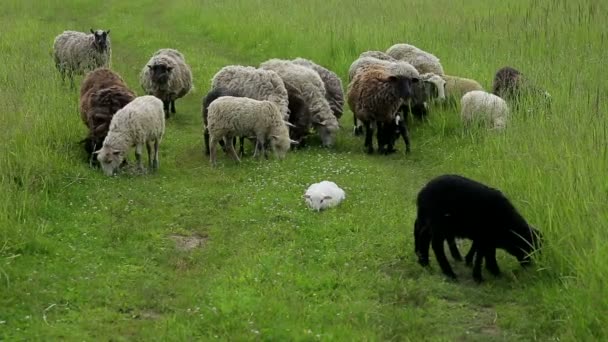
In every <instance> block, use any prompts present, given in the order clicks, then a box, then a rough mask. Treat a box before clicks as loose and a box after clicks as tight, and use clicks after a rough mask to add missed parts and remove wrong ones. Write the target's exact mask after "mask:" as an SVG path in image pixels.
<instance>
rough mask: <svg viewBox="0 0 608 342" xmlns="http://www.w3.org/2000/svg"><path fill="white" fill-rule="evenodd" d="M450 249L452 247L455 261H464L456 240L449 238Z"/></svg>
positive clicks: (451, 252) (451, 251) (451, 250)
mask: <svg viewBox="0 0 608 342" xmlns="http://www.w3.org/2000/svg"><path fill="white" fill-rule="evenodd" d="M448 247H450V254H452V258H454V260H456V261H462V256H461V255H460V251H459V250H458V246H456V239H455V238H453V237H451V238H448Z"/></svg>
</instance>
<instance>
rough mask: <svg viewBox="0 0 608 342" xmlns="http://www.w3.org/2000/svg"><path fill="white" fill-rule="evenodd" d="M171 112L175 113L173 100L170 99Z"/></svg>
mask: <svg viewBox="0 0 608 342" xmlns="http://www.w3.org/2000/svg"><path fill="white" fill-rule="evenodd" d="M171 113H173V114H175V100H172V101H171Z"/></svg>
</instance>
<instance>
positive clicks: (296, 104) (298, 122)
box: [287, 87, 312, 147]
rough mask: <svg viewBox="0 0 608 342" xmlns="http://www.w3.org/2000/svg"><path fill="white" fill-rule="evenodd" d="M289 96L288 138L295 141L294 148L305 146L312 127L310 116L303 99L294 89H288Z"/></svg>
mask: <svg viewBox="0 0 608 342" xmlns="http://www.w3.org/2000/svg"><path fill="white" fill-rule="evenodd" d="M287 93H288V94H289V123H290V125H289V137H290V138H291V139H292V140H293V141H295V142H296V143H295V146H297V147H303V146H305V145H306V137H307V136H308V135H309V133H310V129H311V127H312V114H311V113H310V110H309V108H308V106H307V105H306V102H305V101H304V97H303V96H302V94H300V93H299V92H298V91H297V90H296V89H293V88H291V87H288V90H287Z"/></svg>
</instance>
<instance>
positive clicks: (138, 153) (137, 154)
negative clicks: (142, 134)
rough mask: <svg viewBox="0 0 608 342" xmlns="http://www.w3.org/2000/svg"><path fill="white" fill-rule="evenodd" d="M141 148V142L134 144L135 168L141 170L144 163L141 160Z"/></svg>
mask: <svg viewBox="0 0 608 342" xmlns="http://www.w3.org/2000/svg"><path fill="white" fill-rule="evenodd" d="M142 149H143V144H137V145H136V146H135V161H136V162H137V169H138V170H139V171H143V170H144V164H143V163H142V161H141V152H142Z"/></svg>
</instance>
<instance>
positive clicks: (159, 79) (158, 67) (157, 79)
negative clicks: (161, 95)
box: [148, 64, 173, 84]
mask: <svg viewBox="0 0 608 342" xmlns="http://www.w3.org/2000/svg"><path fill="white" fill-rule="evenodd" d="M148 68H149V69H150V79H152V82H154V83H156V84H166V83H167V82H169V76H171V71H173V67H171V66H168V65H165V64H153V65H148Z"/></svg>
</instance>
